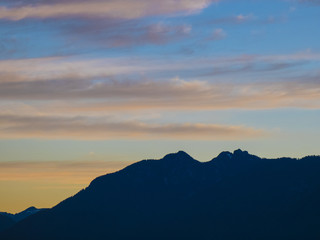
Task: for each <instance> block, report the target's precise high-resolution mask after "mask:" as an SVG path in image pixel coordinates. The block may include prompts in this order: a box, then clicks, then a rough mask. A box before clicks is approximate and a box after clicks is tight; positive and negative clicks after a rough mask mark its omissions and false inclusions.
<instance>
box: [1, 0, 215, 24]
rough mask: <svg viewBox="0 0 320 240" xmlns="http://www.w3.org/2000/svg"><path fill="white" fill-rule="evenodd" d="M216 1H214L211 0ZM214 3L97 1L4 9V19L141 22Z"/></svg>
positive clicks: (133, 0) (136, 0)
mask: <svg viewBox="0 0 320 240" xmlns="http://www.w3.org/2000/svg"><path fill="white" fill-rule="evenodd" d="M211 1H212V0H211ZM211 1H210V0H197V1H193V0H175V1H172V0H162V1H152V0H104V1H102V0H100V1H99V0H95V1H89V2H88V1H65V2H61V1H59V2H54V1H53V2H51V3H48V4H36V5H22V6H21V5H20V6H15V7H11V8H9V7H1V8H0V19H8V20H13V21H18V20H21V19H25V18H42V19H43V18H59V17H94V18H97V17H100V18H116V19H137V18H141V17H146V16H152V15H168V14H169V15H170V14H177V13H181V12H182V13H192V12H195V11H199V10H201V9H203V8H206V7H207V6H208V5H209V4H210V2H211Z"/></svg>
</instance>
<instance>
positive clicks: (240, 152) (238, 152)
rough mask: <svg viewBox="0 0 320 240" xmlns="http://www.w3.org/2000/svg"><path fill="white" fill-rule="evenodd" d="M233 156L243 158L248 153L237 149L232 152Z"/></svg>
mask: <svg viewBox="0 0 320 240" xmlns="http://www.w3.org/2000/svg"><path fill="white" fill-rule="evenodd" d="M233 155H235V156H243V155H249V153H248V151H242V150H241V149H237V150H235V151H234V152H233Z"/></svg>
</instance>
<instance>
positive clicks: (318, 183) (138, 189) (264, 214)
mask: <svg viewBox="0 0 320 240" xmlns="http://www.w3.org/2000/svg"><path fill="white" fill-rule="evenodd" d="M319 173H320V157H317V156H309V157H305V158H302V159H299V160H298V159H290V158H280V159H262V158H259V157H257V156H254V155H251V154H249V153H248V152H246V151H241V150H236V151H234V152H233V153H231V152H222V153H221V154H220V155H219V156H218V157H216V158H214V159H212V160H211V161H209V162H199V161H197V160H195V159H193V158H192V157H191V156H189V155H188V154H187V153H185V152H182V151H180V152H178V153H175V154H169V155H167V156H165V157H164V158H163V159H160V160H144V161H140V162H137V163H134V164H132V165H130V166H128V167H126V168H124V169H122V170H121V171H118V172H115V173H112V174H107V175H104V176H101V177H98V178H96V179H94V180H93V181H92V182H91V183H90V185H89V186H88V187H87V188H86V189H84V190H82V191H80V192H79V193H78V194H76V195H75V196H73V197H70V198H68V199H66V200H64V201H63V202H61V203H60V204H58V205H57V206H55V207H53V208H52V209H47V210H43V211H40V212H38V213H36V214H34V215H32V216H30V217H28V218H26V219H24V220H22V221H21V222H19V223H17V224H15V225H14V226H13V227H11V228H9V229H7V230H5V231H3V232H2V233H1V234H0V239H4V240H6V239H8V240H15V239H30V240H31V239H32V240H38V239H39V240H40V239H41V240H42V239H46V240H51V239H52V240H53V239H55V240H56V239H88V240H89V239H93V240H95V239H97V240H98V239H111V240H113V239H117V240H123V239H139V240H141V239H159V240H160V239H170V240H171V239H190V240H191V239H221V240H222V239H223V240H228V239H230V240H231V239H232V240H234V239H243V240H251V239H252V240H256V239H262V240H264V239H265V240H267V239H279V240H280V239H281V240H283V239H290V240H294V239H299V240H300V239H310V240H311V239H312V240H313V239H320V205H319V204H320V174H319Z"/></svg>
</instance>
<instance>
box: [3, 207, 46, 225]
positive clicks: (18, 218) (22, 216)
mask: <svg viewBox="0 0 320 240" xmlns="http://www.w3.org/2000/svg"><path fill="white" fill-rule="evenodd" d="M40 210H42V209H38V208H35V207H29V208H27V209H26V210H24V211H22V212H20V213H16V214H12V213H7V212H0V215H2V216H7V217H9V218H11V219H12V220H13V221H14V222H20V221H22V220H23V219H25V218H27V217H29V216H31V215H33V214H35V213H37V212H39V211H40Z"/></svg>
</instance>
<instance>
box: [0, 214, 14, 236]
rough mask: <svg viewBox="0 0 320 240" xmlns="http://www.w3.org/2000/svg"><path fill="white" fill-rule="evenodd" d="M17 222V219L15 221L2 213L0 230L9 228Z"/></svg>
mask: <svg viewBox="0 0 320 240" xmlns="http://www.w3.org/2000/svg"><path fill="white" fill-rule="evenodd" d="M14 224H15V221H13V220H12V219H11V218H10V217H8V216H3V215H1V214H0V232H1V231H3V230H4V229H7V228H9V227H11V226H13V225H14Z"/></svg>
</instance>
